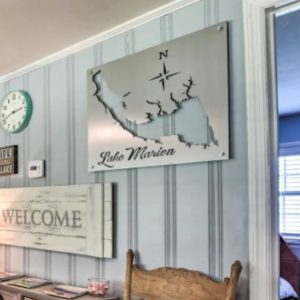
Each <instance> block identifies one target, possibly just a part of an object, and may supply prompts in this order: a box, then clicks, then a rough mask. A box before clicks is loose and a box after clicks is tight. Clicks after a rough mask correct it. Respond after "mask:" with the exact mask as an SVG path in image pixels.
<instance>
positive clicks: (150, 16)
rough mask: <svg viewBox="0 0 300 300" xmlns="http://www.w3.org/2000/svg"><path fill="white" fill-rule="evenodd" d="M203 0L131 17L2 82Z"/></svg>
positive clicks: (2, 78) (1, 79)
mask: <svg viewBox="0 0 300 300" xmlns="http://www.w3.org/2000/svg"><path fill="white" fill-rule="evenodd" d="M199 1H201V0H175V1H172V2H170V3H168V4H166V5H163V6H160V7H158V8H157V9H154V10H152V11H149V12H147V13H145V14H143V15H140V16H138V17H136V18H134V19H131V20H129V21H127V22H124V23H122V24H120V25H118V26H116V27H113V28H111V29H109V30H106V31H104V32H101V33H99V34H97V35H95V36H93V37H90V38H88V39H86V40H83V41H81V42H79V43H76V44H73V45H72V46H70V47H67V48H65V49H62V50H60V51H57V52H55V53H53V54H51V55H49V56H46V57H45V58H42V59H40V60H38V61H35V62H33V63H31V64H29V65H26V66H25V67H22V68H20V69H18V70H16V71H13V72H11V73H8V74H6V75H3V76H0V83H3V82H5V81H8V80H10V79H13V78H15V77H18V76H22V75H24V74H25V73H28V72H31V71H33V70H35V69H37V68H40V67H42V66H45V65H47V64H50V63H52V62H54V61H56V60H59V59H61V58H64V57H66V56H68V55H71V54H73V53H76V52H79V51H81V50H83V49H86V48H88V47H91V46H93V45H95V44H97V43H100V42H103V41H104V40H107V39H109V38H112V37H114V36H116V35H118V34H120V33H123V32H125V31H128V30H130V29H132V28H135V27H138V26H140V25H143V24H145V23H147V22H149V21H151V20H154V19H156V18H159V17H161V16H164V15H166V14H169V13H171V12H174V11H176V10H178V9H181V8H183V7H185V6H188V5H190V4H193V3H196V2H199Z"/></svg>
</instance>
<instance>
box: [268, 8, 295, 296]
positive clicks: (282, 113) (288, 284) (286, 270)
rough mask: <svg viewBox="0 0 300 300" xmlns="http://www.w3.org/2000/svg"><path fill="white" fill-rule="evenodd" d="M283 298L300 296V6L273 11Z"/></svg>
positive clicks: (281, 292)
mask: <svg viewBox="0 0 300 300" xmlns="http://www.w3.org/2000/svg"><path fill="white" fill-rule="evenodd" d="M273 24H274V38H275V42H274V47H275V58H276V67H275V72H276V77H277V105H278V213H279V218H278V226H279V240H280V242H279V243H280V253H279V254H280V255H279V257H280V263H279V266H280V285H279V290H280V293H279V294H280V299H298V298H299V296H300V5H299V4H293V5H291V6H287V7H285V8H283V9H280V10H278V11H277V12H275V14H274V23H273Z"/></svg>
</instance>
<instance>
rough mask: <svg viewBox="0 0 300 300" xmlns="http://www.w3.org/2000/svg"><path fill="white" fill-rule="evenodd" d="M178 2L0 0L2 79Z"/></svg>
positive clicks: (142, 0)
mask: <svg viewBox="0 0 300 300" xmlns="http://www.w3.org/2000/svg"><path fill="white" fill-rule="evenodd" d="M173 1H174V0H0V40H1V42H0V76H3V75H6V74H8V73H10V72H13V71H16V70H18V69H20V68H22V67H24V66H26V65H28V64H31V63H33V62H35V61H37V60H40V59H42V58H44V57H46V56H48V55H51V54H52V53H54V52H57V51H59V50H62V49H64V48H66V47H69V46H71V45H73V44H76V43H78V42H80V41H82V40H85V39H87V38H90V37H92V36H95V35H97V34H99V33H101V32H103V31H106V30H108V29H110V28H113V27H115V26H117V25H120V24H121V23H124V22H126V21H128V20H130V19H133V18H135V17H138V16H140V15H142V14H144V13H147V12H149V11H151V10H154V9H156V8H158V7H160V6H162V5H166V4H168V3H170V2H173Z"/></svg>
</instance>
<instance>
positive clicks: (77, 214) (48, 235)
mask: <svg viewBox="0 0 300 300" xmlns="http://www.w3.org/2000/svg"><path fill="white" fill-rule="evenodd" d="M112 226H113V216H112V184H111V183H105V184H84V185H68V186H47V187H29V188H27V187H26V188H7V189H0V243H1V244H7V245H14V246H21V247H28V248H37V249H44V250H52V251H60V252H68V253H74V254H82V255H89V256H95V257H108V258H110V257H112V251H113V249H112V238H113V230H112Z"/></svg>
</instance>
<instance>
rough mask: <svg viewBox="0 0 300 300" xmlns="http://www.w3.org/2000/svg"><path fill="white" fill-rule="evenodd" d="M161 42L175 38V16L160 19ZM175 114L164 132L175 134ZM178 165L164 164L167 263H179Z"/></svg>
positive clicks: (168, 117) (172, 265) (174, 264)
mask: <svg viewBox="0 0 300 300" xmlns="http://www.w3.org/2000/svg"><path fill="white" fill-rule="evenodd" d="M160 29H161V42H162V43H163V42H167V41H169V40H171V39H172V38H173V16H172V15H171V14H169V15H166V16H164V17H162V18H161V19H160ZM175 131H176V120H175V115H170V116H164V119H163V134H164V135H170V134H175ZM176 170H177V168H176V166H164V216H165V221H164V224H165V225H164V226H165V229H164V231H165V265H166V266H170V267H175V266H176V265H177V198H176V196H177V187H176Z"/></svg>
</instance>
